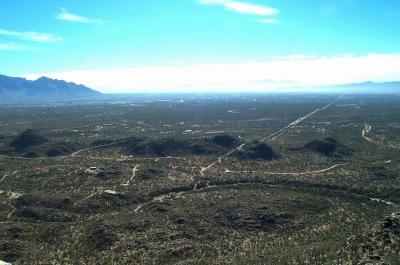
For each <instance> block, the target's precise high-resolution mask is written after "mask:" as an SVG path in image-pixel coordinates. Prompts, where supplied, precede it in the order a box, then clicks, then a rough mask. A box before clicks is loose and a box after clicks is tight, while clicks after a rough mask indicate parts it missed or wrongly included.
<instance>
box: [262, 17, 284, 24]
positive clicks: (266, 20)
mask: <svg viewBox="0 0 400 265" xmlns="http://www.w3.org/2000/svg"><path fill="white" fill-rule="evenodd" d="M259 21H260V22H261V23H264V24H279V23H280V21H279V20H277V19H276V18H262V19H260V20H259Z"/></svg>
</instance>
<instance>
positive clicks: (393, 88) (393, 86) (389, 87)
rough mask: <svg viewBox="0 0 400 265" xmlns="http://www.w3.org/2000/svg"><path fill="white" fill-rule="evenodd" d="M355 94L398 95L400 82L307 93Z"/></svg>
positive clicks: (315, 89) (348, 86) (365, 83)
mask: <svg viewBox="0 0 400 265" xmlns="http://www.w3.org/2000/svg"><path fill="white" fill-rule="evenodd" d="M311 90H313V91H315V92H336V93H350V94H351V93H355V94H400V82H384V83H375V82H363V83H354V84H343V85H332V86H323V87H314V88H310V89H308V90H307V91H311Z"/></svg>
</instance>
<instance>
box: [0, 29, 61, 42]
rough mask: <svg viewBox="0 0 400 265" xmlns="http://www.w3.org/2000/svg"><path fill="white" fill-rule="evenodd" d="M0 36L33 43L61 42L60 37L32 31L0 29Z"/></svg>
mask: <svg viewBox="0 0 400 265" xmlns="http://www.w3.org/2000/svg"><path fill="white" fill-rule="evenodd" d="M0 35H3V36H9V37H14V38H17V39H21V40H27V41H35V42H54V41H60V40H62V38H61V37H59V36H56V35H52V34H48V33H39V32H34V31H11V30H6V29H0Z"/></svg>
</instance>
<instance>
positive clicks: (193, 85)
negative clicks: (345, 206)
mask: <svg viewBox="0 0 400 265" xmlns="http://www.w3.org/2000/svg"><path fill="white" fill-rule="evenodd" d="M20 76H22V77H26V78H28V79H37V78H39V77H41V76H47V77H49V78H55V79H62V80H66V81H70V82H75V83H79V84H84V85H87V86H89V87H92V88H95V89H98V90H100V91H102V92H105V93H135V92H149V93H157V92H187V91H189V90H190V91H193V92H210V91H211V92H217V91H218V92H231V91H232V92H262V91H268V90H272V89H279V88H289V87H308V86H322V85H336V84H345V83H356V82H365V81H375V82H385V81H393V80H400V54H367V55H362V56H354V55H340V56H331V57H321V56H308V55H301V54H300V55H289V56H286V57H279V58H275V59H272V60H269V61H248V62H243V63H236V64H229V63H225V64H199V65H186V66H156V67H133V68H119V69H101V70H74V71H65V72H48V73H29V74H22V75H20Z"/></svg>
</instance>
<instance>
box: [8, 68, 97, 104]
mask: <svg viewBox="0 0 400 265" xmlns="http://www.w3.org/2000/svg"><path fill="white" fill-rule="evenodd" d="M101 95H102V94H101V93H100V92H98V91H95V90H93V89H91V88H88V87H86V86H84V85H78V84H75V83H72V82H66V81H63V80H57V79H50V78H47V77H41V78H39V79H37V80H33V81H31V80H27V79H24V78H20V77H9V76H5V75H0V103H20V102H21V103H22V102H49V101H66V100H82V99H94V98H98V97H100V96H101Z"/></svg>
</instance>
